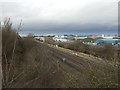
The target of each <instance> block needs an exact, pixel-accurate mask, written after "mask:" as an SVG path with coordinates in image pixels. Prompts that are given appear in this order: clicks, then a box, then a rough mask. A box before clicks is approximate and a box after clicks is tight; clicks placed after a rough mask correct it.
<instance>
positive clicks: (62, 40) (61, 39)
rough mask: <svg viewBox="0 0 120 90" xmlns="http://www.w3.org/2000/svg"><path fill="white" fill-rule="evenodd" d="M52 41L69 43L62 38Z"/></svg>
mask: <svg viewBox="0 0 120 90" xmlns="http://www.w3.org/2000/svg"><path fill="white" fill-rule="evenodd" d="M53 40H54V41H56V42H69V41H70V40H68V39H64V38H54V39H53Z"/></svg>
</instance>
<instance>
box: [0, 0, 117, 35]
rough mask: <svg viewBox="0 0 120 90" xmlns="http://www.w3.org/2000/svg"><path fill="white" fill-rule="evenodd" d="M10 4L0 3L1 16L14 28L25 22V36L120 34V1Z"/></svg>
mask: <svg viewBox="0 0 120 90" xmlns="http://www.w3.org/2000/svg"><path fill="white" fill-rule="evenodd" d="M8 1H9V2H8ZM10 1H11V0H1V1H0V15H2V16H1V17H2V20H3V19H4V18H5V17H10V18H11V20H12V21H13V24H14V25H16V24H18V23H19V22H20V20H21V19H22V20H23V23H24V26H23V28H22V33H34V34H57V33H71V34H76V33H77V34H78V33H88V34H91V33H103V34H104V33H117V26H118V25H117V24H118V1H119V0H12V2H10Z"/></svg>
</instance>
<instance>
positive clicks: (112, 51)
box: [56, 41, 120, 62]
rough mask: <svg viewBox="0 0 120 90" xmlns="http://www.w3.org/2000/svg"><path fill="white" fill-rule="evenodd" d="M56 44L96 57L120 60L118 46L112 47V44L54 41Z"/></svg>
mask: <svg viewBox="0 0 120 90" xmlns="http://www.w3.org/2000/svg"><path fill="white" fill-rule="evenodd" d="M56 44H58V46H60V47H63V48H67V49H71V50H75V51H78V52H83V53H86V54H91V55H93V56H96V57H100V58H103V59H107V60H110V61H114V62H120V57H119V56H120V54H119V47H114V46H112V45H105V46H103V47H100V46H91V45H86V44H83V43H82V42H81V41H75V42H67V43H66V42H60V43H56Z"/></svg>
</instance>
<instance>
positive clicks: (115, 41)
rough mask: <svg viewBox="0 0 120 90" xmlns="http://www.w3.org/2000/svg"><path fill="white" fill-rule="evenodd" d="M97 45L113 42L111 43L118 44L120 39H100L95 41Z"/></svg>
mask: <svg viewBox="0 0 120 90" xmlns="http://www.w3.org/2000/svg"><path fill="white" fill-rule="evenodd" d="M95 43H96V44H97V45H105V44H111V45H116V44H120V40H119V39H98V40H96V41H95Z"/></svg>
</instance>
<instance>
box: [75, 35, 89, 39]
mask: <svg viewBox="0 0 120 90" xmlns="http://www.w3.org/2000/svg"><path fill="white" fill-rule="evenodd" d="M85 38H87V37H80V36H76V37H74V39H75V40H79V39H85Z"/></svg>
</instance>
